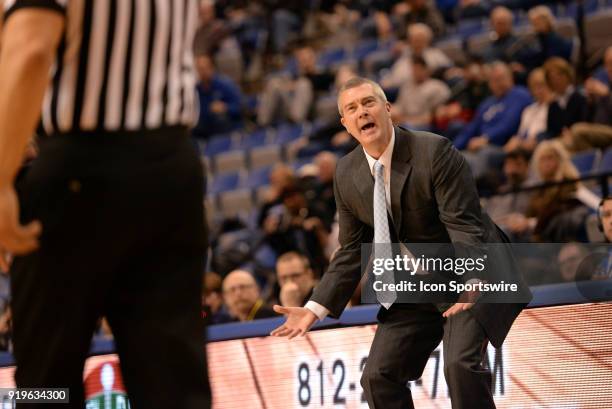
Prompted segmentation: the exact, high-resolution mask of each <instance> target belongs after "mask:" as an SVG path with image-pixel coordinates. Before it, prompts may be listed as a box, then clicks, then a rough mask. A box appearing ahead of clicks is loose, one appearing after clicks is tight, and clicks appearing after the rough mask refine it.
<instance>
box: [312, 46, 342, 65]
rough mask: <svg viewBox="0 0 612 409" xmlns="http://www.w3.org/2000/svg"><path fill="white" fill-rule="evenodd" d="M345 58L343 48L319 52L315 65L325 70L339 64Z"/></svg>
mask: <svg viewBox="0 0 612 409" xmlns="http://www.w3.org/2000/svg"><path fill="white" fill-rule="evenodd" d="M345 58H346V50H345V49H344V48H332V49H329V50H324V51H322V52H321V54H320V55H319V58H318V60H317V65H319V66H320V67H321V68H324V69H327V68H329V67H331V66H334V65H337V64H339V63H341V62H342V61H343V60H344V59H345Z"/></svg>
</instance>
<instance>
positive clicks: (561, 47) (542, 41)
mask: <svg viewBox="0 0 612 409" xmlns="http://www.w3.org/2000/svg"><path fill="white" fill-rule="evenodd" d="M528 16H529V22H530V23H531V26H532V27H533V31H534V32H535V34H536V42H535V44H531V45H532V46H533V48H532V49H531V52H530V55H529V57H527V58H528V61H526V64H527V66H528V68H530V69H532V68H535V67H539V66H541V65H543V64H544V62H545V61H547V60H548V59H549V58H551V57H560V58H563V59H564V60H566V61H571V58H572V50H573V44H572V42H571V41H569V40H566V39H565V38H563V37H561V35H559V34H558V33H557V32H556V31H555V25H556V19H555V16H554V15H553V14H552V12H551V11H550V9H549V8H548V7H547V6H536V7H534V8H532V9H531V10H529V13H528Z"/></svg>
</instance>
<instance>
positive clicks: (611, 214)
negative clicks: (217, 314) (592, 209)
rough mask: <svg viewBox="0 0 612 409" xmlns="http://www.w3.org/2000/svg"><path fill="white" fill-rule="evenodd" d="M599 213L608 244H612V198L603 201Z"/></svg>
mask: <svg viewBox="0 0 612 409" xmlns="http://www.w3.org/2000/svg"><path fill="white" fill-rule="evenodd" d="M597 211H598V217H599V223H600V227H601V230H602V232H603V234H604V237H605V238H606V243H612V197H611V196H608V197H605V198H604V199H602V201H601V204H600V205H599V208H598V209H597Z"/></svg>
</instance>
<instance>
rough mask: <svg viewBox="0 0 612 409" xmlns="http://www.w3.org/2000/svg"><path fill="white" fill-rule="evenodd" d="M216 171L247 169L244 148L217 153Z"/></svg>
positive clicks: (215, 159) (214, 159) (215, 158)
mask: <svg viewBox="0 0 612 409" xmlns="http://www.w3.org/2000/svg"><path fill="white" fill-rule="evenodd" d="M213 163H214V170H215V173H216V174H218V173H226V172H235V171H239V170H243V169H246V156H245V153H244V151H242V150H233V151H228V152H223V153H219V154H217V155H216V156H215V157H214V158H213Z"/></svg>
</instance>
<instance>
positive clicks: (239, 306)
mask: <svg viewBox="0 0 612 409" xmlns="http://www.w3.org/2000/svg"><path fill="white" fill-rule="evenodd" d="M223 300H224V301H225V304H226V305H227V308H228V310H229V314H230V316H231V319H232V320H233V321H240V322H243V321H252V320H256V319H260V318H270V317H277V316H278V315H277V314H276V313H275V312H274V311H272V309H271V308H269V307H267V306H265V305H264V302H263V300H262V299H261V298H260V294H259V287H258V286H257V283H256V282H255V278H254V277H253V276H252V275H251V273H249V272H248V271H244V270H234V271H232V272H231V273H229V274H228V275H227V276H226V277H225V279H224V280H223Z"/></svg>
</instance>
